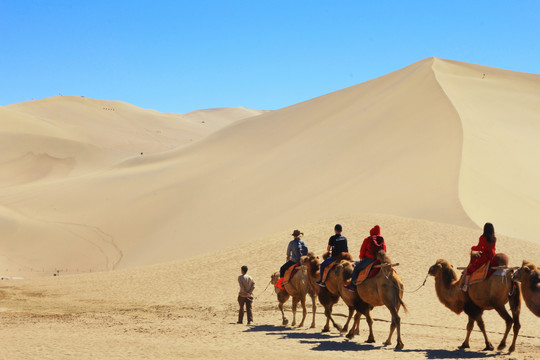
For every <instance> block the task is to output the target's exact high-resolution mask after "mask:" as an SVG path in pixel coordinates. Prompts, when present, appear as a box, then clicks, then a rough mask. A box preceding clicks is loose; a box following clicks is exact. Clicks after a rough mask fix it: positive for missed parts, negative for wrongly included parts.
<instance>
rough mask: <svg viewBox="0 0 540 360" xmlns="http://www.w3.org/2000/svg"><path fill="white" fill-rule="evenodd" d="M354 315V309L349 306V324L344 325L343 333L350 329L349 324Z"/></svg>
mask: <svg viewBox="0 0 540 360" xmlns="http://www.w3.org/2000/svg"><path fill="white" fill-rule="evenodd" d="M353 314H354V307H352V306H349V317H348V318H347V322H346V323H345V325H343V329H341V332H347V330H348V329H349V323H350V322H351V319H352V317H353Z"/></svg>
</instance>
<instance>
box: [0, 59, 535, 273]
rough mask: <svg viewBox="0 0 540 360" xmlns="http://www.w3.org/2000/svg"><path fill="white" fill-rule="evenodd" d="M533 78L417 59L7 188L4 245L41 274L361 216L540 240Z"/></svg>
mask: <svg viewBox="0 0 540 360" xmlns="http://www.w3.org/2000/svg"><path fill="white" fill-rule="evenodd" d="M539 87H540V77H539V76H538V75H531V74H523V73H515V72H511V71H505V70H499V69H494V68H488V67H483V66H479V65H471V64H466V63H459V62H454V61H448V60H442V59H437V58H429V59H425V60H422V61H420V62H417V63H415V64H412V65H410V66H408V67H406V68H404V69H401V70H398V71H396V72H393V73H390V74H388V75H385V76H383V77H380V78H377V79H374V80H371V81H368V82H366V83H363V84H359V85H356V86H353V87H350V88H347V89H343V90H340V91H337V92H334V93H331V94H327V95H324V96H321V97H318V98H315V99H312V100H309V101H306V102H303V103H300V104H296V105H293V106H289V107H287V108H283V109H280V110H276V111H273V112H269V113H264V114H261V115H259V116H257V117H250V118H247V119H244V120H239V121H236V122H234V123H233V124H231V125H229V126H226V127H224V128H222V129H221V130H219V131H217V132H214V133H212V134H211V135H209V136H207V137H205V138H204V139H202V140H200V141H199V142H197V143H194V144H193V145H190V146H187V147H182V148H178V149H173V150H170V151H166V152H156V153H155V154H153V155H150V156H143V157H132V158H130V159H129V160H128V161H125V162H123V163H122V164H120V165H117V166H114V167H112V168H108V169H107V170H106V171H102V172H99V173H96V172H94V173H91V174H88V175H85V176H80V177H77V178H73V179H71V178H66V179H61V178H59V179H58V181H55V182H48V183H39V182H37V183H34V184H33V185H32V186H26V187H17V186H12V187H7V188H4V189H2V192H1V193H0V199H1V200H2V211H0V216H1V217H2V221H4V222H5V223H8V224H11V225H10V227H7V229H8V230H3V232H4V234H2V235H3V238H5V239H7V240H6V244H7V245H5V248H4V249H3V251H4V253H5V254H7V255H6V256H8V257H9V258H10V259H13V260H15V259H16V260H17V262H18V263H19V264H28V266H29V264H34V265H33V266H35V267H38V268H43V267H54V266H58V267H66V268H67V267H70V268H72V267H73V266H79V267H83V266H84V267H88V266H91V267H94V268H99V269H103V268H111V267H117V266H120V267H126V266H138V265H145V264H151V263H157V262H162V261H167V260H173V259H177V258H180V257H189V256H193V255H196V254H202V253H205V252H208V251H210V250H215V249H219V248H224V247H228V246H233V245H235V244H240V243H242V242H244V241H246V240H249V239H253V238H260V237H263V236H264V235H265V234H272V233H275V232H278V231H282V230H283V229H288V228H291V229H292V228H294V227H295V226H296V224H299V223H300V224H301V223H309V222H312V221H316V220H318V219H327V218H336V217H340V216H347V215H351V214H358V213H385V214H393V215H399V216H404V217H409V218H421V219H427V220H431V221H437V222H442V223H448V224H454V225H461V226H466V227H477V226H478V225H479V224H483V222H485V221H487V220H491V221H493V222H494V223H495V224H496V229H497V230H498V232H499V233H506V234H511V235H514V236H518V235H519V236H518V237H521V238H523V239H526V240H530V241H537V242H540V239H537V238H534V236H535V233H534V229H533V226H534V225H533V224H534V222H533V221H531V219H533V218H534V217H536V218H538V216H539V215H540V205H539V204H540V201H539V200H540V194H539V190H538V189H537V188H535V187H534V186H532V184H533V183H538V180H539V178H538V177H539V176H540V174H538V173H537V170H536V168H537V167H536V166H531V165H532V164H535V163H538V161H539V145H538V144H537V143H535V141H533V139H534V136H533V135H532V134H538V133H539V132H538V130H539V129H538V126H539V125H538V122H537V121H536V120H535V119H536V118H537V116H538V114H539V113H540V108H539V104H540V101H538V94H539V93H540V91H538V89H539ZM2 110H3V109H2ZM516 114H518V115H519V116H518V118H519V120H518V121H517V122H509V121H505V119H509V118H512V119H515V118H516V117H515V115H516ZM507 133H511V134H512V137H511V138H510V139H509V138H508V137H506V136H505V135H504V134H507ZM506 141H510V142H508V143H507V142H506ZM501 143H502V144H504V146H503V147H502V148H501ZM510 145H511V146H510ZM503 149H504V151H503ZM491 174H493V176H491ZM516 174H519V176H516ZM9 229H18V230H17V231H15V230H12V231H10V230H9ZM516 229H518V230H519V232H518V231H517V230H516ZM34 239H39V241H36V240H34ZM51 247H52V248H54V249H56V250H57V251H55V252H54V253H51V254H50V256H48V257H46V258H44V257H43V256H41V254H42V253H43V249H47V248H51ZM22 249H24V250H22ZM58 249H60V250H59V251H58ZM81 253H84V258H82V257H81ZM38 254H39V255H38Z"/></svg>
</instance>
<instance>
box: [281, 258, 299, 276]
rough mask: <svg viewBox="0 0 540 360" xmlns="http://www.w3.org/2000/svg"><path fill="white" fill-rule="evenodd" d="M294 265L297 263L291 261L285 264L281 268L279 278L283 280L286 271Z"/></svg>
mask: <svg viewBox="0 0 540 360" xmlns="http://www.w3.org/2000/svg"><path fill="white" fill-rule="evenodd" d="M294 264H295V262H294V261H292V260H289V261H287V262H286V263H285V264H283V266H282V267H280V268H279V277H280V278H282V277H283V276H285V271H287V269H288V268H290V267H291V266H293V265H294Z"/></svg>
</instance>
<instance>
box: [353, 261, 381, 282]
mask: <svg viewBox="0 0 540 360" xmlns="http://www.w3.org/2000/svg"><path fill="white" fill-rule="evenodd" d="M380 263H381V262H380V261H379V260H375V262H373V263H371V264H369V265H368V266H367V267H366V268H365V269H363V270H362V271H360V273H359V274H358V277H357V278H356V283H355V284H356V285H360V284H361V283H362V282H363V281H364V280H366V279H371V278H372V277H374V276H375V275H377V274H378V273H379V271H380V270H381V268H375V267H373V265H380Z"/></svg>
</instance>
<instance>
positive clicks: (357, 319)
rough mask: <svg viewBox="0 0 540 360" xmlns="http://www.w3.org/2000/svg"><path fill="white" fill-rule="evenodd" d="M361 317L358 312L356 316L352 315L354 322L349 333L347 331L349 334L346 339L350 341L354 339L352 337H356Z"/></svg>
mask: <svg viewBox="0 0 540 360" xmlns="http://www.w3.org/2000/svg"><path fill="white" fill-rule="evenodd" d="M361 316H362V314H361V313H360V312H358V311H357V312H356V314H355V315H354V322H353V326H352V327H351V331H349V333H348V334H347V339H352V338H354V335H356V333H357V331H358V329H359V327H360V317H361Z"/></svg>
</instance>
